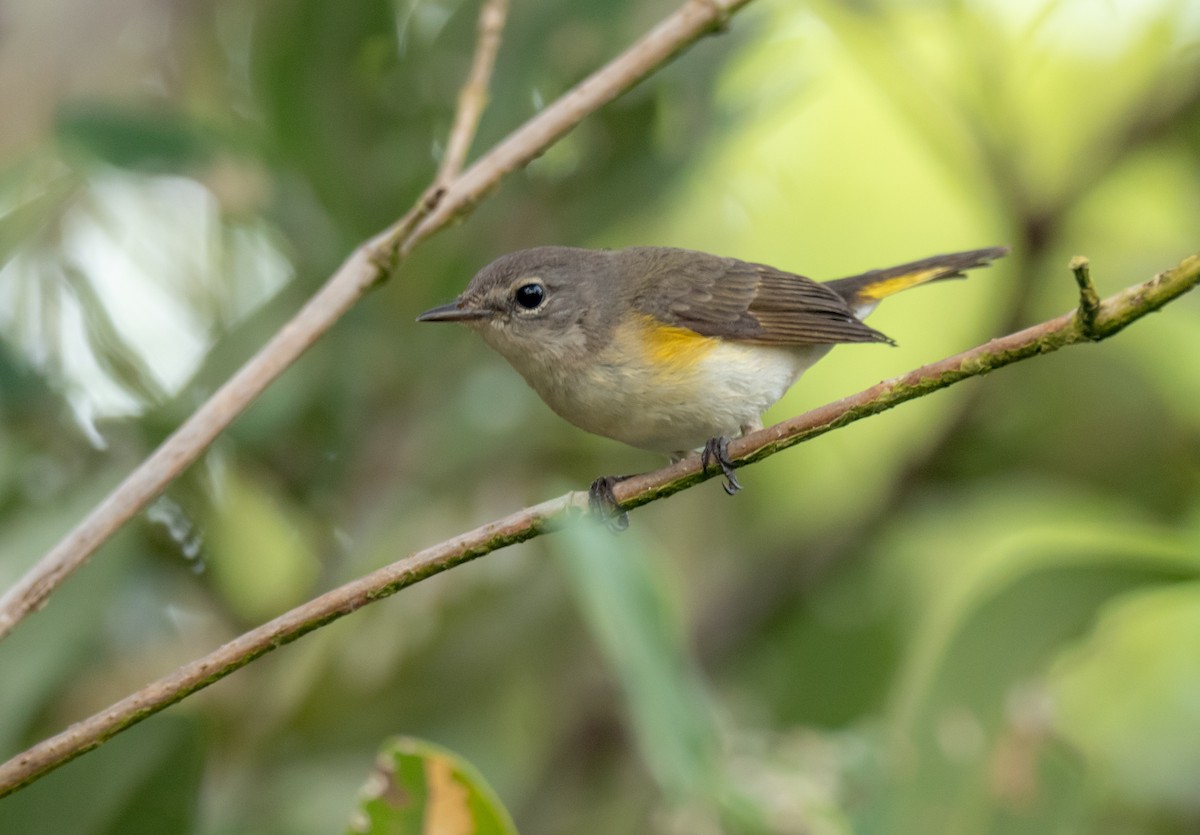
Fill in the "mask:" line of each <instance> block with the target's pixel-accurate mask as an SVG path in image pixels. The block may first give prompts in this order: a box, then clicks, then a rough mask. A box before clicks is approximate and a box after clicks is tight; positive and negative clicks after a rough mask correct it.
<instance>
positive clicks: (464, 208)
mask: <svg viewBox="0 0 1200 835" xmlns="http://www.w3.org/2000/svg"><path fill="white" fill-rule="evenodd" d="M749 2H750V0H685V2H684V3H683V5H681V6H680V7H679V8H678V9H676V10H675V12H673V13H672V14H670V15H668V16H667V17H666V18H664V19H663V20H662V21H661V22H660V23H659V24H658V25H657V26H655V27H654V28H653V29H651V30H650V31H649V32H648V33H646V34H645V35H644V36H642V38H641V39H640V40H638V41H637V42H635V43H634V44H633V45H632V46H630V47H629V48H628V49H627V50H626V51H625V52H623V53H622V54H621V55H619V56H618V57H616V58H615V59H613V60H612V61H610V62H609V63H608V64H606V65H605V66H604V67H602V68H601V69H599V70H597V71H596V72H595V73H593V74H592V75H591V76H589V77H588V78H586V79H585V80H584V81H582V82H581V83H580V84H579V85H578V86H576V87H574V88H572V89H571V90H568V91H567V92H566V93H564V94H563V95H562V96H561V97H560V98H559V99H558V100H557V101H555V102H554V103H553V104H551V105H550V106H549V107H547V108H546V109H544V110H542V111H541V112H540V113H538V114H537V115H536V116H534V117H533V118H531V119H530V120H529V121H527V122H526V123H525V124H524V125H522V126H521V127H520V128H518V129H517V130H516V131H514V132H513V133H512V134H510V135H509V136H508V137H507V138H506V139H504V140H503V141H501V142H500V143H499V144H498V145H496V147H494V148H493V149H492V150H490V151H489V152H488V153H487V154H485V155H484V156H483V157H481V158H480V159H479V160H478V161H477V162H475V163H474V164H473V165H472V166H471V167H470V168H468V169H467V170H466V171H465V172H463V174H462V175H460V176H458V177H456V178H454V179H453V180H452V181H451V182H449V183H438V182H435V183H434V184H433V185H432V186H431V187H430V188H429V189H428V190H427V191H426V192H425V193H424V194H423V195H422V196H421V198H420V199H419V200H418V201H417V204H416V205H415V206H413V208H412V209H410V210H409V212H408V213H407V214H406V215H405V216H404V217H403V218H401V219H400V220H399V221H397V222H396V223H395V224H393V225H392V226H391V227H389V228H388V229H386V230H384V231H383V232H381V233H379V234H378V235H376V236H375V237H374V238H372V239H371V240H370V241H367V242H366V243H364V244H362V245H361V246H359V247H358V249H356V250H355V251H354V252H353V253H351V255H350V257H349V258H348V259H347V260H346V261H345V263H343V264H342V266H341V267H339V268H338V270H337V272H335V273H334V274H333V276H332V277H330V278H329V280H328V281H326V283H325V285H324V286H323V287H321V289H320V290H318V291H317V293H316V295H314V296H313V297H312V298H311V299H309V301H308V302H307V303H306V304H305V305H304V306H303V307H302V308H301V309H300V311H299V312H298V313H297V314H296V315H295V317H293V318H292V320H291V321H290V322H288V323H287V324H286V325H284V326H283V328H281V329H280V330H279V332H278V333H276V334H275V336H274V337H272V338H271V340H270V341H269V342H268V343H267V344H266V345H265V346H264V347H263V348H262V349H261V350H260V351H259V352H258V353H257V354H255V355H254V357H252V358H251V359H250V360H249V361H248V362H247V363H246V364H245V365H243V366H242V367H241V369H239V370H238V371H237V373H235V374H234V375H233V376H232V377H231V378H230V379H229V380H228V381H226V383H225V384H224V385H222V386H221V387H220V388H219V389H218V390H217V391H216V392H215V393H214V394H213V395H212V397H210V398H209V399H208V400H207V401H206V402H205V403H204V404H203V405H202V406H200V408H199V409H197V410H196V411H195V412H194V413H193V414H192V415H191V417H189V418H188V419H187V420H186V421H184V422H183V424H182V425H181V426H180V427H179V428H178V429H177V430H175V432H174V433H172V434H171V435H170V437H168V438H167V439H166V440H165V441H163V443H162V444H161V445H160V446H159V447H158V449H156V450H155V451H154V452H153V453H151V455H150V456H149V457H148V458H146V460H145V461H143V462H142V463H141V464H140V465H138V467H137V468H136V469H135V470H134V471H133V472H132V473H130V474H129V475H128V476H127V477H126V478H125V480H124V481H122V482H121V483H120V484H119V485H118V486H117V487H116V488H115V489H114V490H113V491H112V492H111V493H109V494H108V496H107V497H105V499H104V500H103V501H101V502H100V504H98V505H97V506H96V507H95V508H93V509H92V511H91V512H90V513H89V514H88V515H87V516H86V517H85V518H84V519H83V521H81V522H80V523H79V524H78V525H76V527H75V528H74V530H72V531H71V532H70V533H68V534H67V535H66V536H65V537H64V538H63V539H62V540H61V541H59V543H58V544H57V545H55V546H54V548H52V549H51V550H50V551H49V552H47V553H46V554H45V555H44V556H43V557H42V558H41V559H40V560H38V562H37V563H36V564H35V565H34V566H33V567H32V568H31V569H30V570H29V571H27V572H26V573H25V575H24V576H23V577H22V578H21V579H20V580H19V581H18V582H17V583H16V584H15V585H14V586H13V587H12V588H10V589H9V590H8V591H7V592H6V593H5V594H4V596H3V597H0V639H2V638H3V637H4V636H6V635H7V634H8V633H9V632H11V631H12V630H13V629H14V628H15V627H16V625H17V624H18V623H20V622H21V620H23V619H24V618H25V617H27V616H28V615H30V614H31V613H33V612H35V611H37V610H38V609H40V608H41V607H42V606H43V605H45V602H46V599H47V598H48V597H49V596H50V595H51V594H52V593H53V592H54V590H55V589H56V588H57V587H58V586H59V585H61V584H62V583H63V582H64V581H65V580H66V578H67V577H68V576H70V575H71V574H72V573H73V572H74V571H75V570H76V569H78V568H79V567H80V566H81V565H83V563H84V562H86V561H87V559H88V557H90V556H91V555H92V554H93V553H95V551H96V549H97V548H99V547H100V546H101V545H102V544H103V543H104V542H105V541H106V540H107V539H108V538H109V537H110V536H112V535H113V534H114V533H115V532H116V531H117V530H118V529H119V528H120V527H121V526H122V525H124V524H125V523H126V522H128V521H129V520H130V519H131V518H133V516H134V515H135V514H136V513H138V511H140V510H141V509H142V508H143V507H145V506H146V505H147V504H148V503H149V502H150V501H151V500H152V499H153V498H154V497H155V496H157V495H159V494H160V493H161V492H162V491H163V490H164V489H165V488H166V486H167V485H168V484H170V483H171V482H172V481H173V480H174V479H176V478H177V477H178V476H179V475H180V474H181V473H182V472H183V471H184V470H185V469H187V467H188V466H190V465H191V464H192V463H193V462H195V460H196V459H197V458H199V457H200V455H201V453H203V452H204V450H205V449H207V448H208V445H209V444H211V443H212V442H213V440H214V439H215V438H216V437H217V435H219V434H220V433H221V432H222V431H223V430H224V429H225V428H226V427H227V426H229V424H230V423H232V422H233V420H234V419H235V418H236V417H237V416H238V415H240V414H241V413H242V412H243V411H245V409H246V408H247V407H248V406H249V405H250V404H251V403H252V402H253V401H254V400H255V398H257V397H258V396H259V395H260V394H262V392H263V391H264V390H265V389H266V388H267V386H268V385H270V384H271V383H272V382H273V381H274V380H275V378H276V377H278V376H279V375H280V374H282V373H283V371H284V370H286V369H287V368H288V367H289V366H290V365H291V364H292V363H293V362H295V361H296V359H298V358H299V357H300V355H301V354H303V353H304V351H305V350H307V349H308V347H309V346H310V345H312V344H313V343H314V342H316V341H317V339H319V338H320V337H321V336H322V335H323V334H324V333H325V332H326V331H327V330H329V329H330V328H331V327H333V325H334V324H335V323H336V322H337V321H338V320H339V319H340V318H341V317H342V316H343V315H344V314H345V313H346V311H348V310H349V309H350V308H351V307H353V306H354V304H355V303H357V302H358V300H359V299H361V298H362V297H363V295H365V294H366V292H367V291H368V290H369V289H371V288H372V287H374V286H375V285H376V284H378V283H380V282H381V281H383V280H384V279H386V278H387V277H388V276H389V275H390V274H391V272H392V271H393V270H395V268H396V267H397V266H398V265H399V264H400V262H401V261H402V260H403V259H404V258H405V257H406V256H407V255H408V254H409V253H410V252H411V251H412V249H413V247H415V246H416V245H417V244H418V243H419V242H421V241H423V240H425V239H426V238H428V237H429V236H430V235H432V234H433V233H435V232H437V231H438V230H440V229H442V228H444V227H445V226H447V225H448V224H449V223H451V222H452V221H454V220H455V219H457V218H459V217H461V216H463V215H465V214H467V213H468V212H470V211H471V209H472V208H474V206H475V205H476V204H477V203H478V202H479V201H480V200H482V199H483V198H484V197H485V196H486V195H487V194H488V193H489V192H490V191H492V190H493V189H494V188H495V187H496V186H497V185H498V184H499V183H500V181H501V180H503V179H504V177H506V176H507V175H508V174H510V173H512V172H513V171H515V170H516V169H518V168H521V167H522V166H524V165H526V164H527V163H528V162H529V161H530V160H532V159H534V158H536V157H537V156H538V155H539V154H542V153H543V152H545V150H546V149H547V148H549V147H550V146H551V145H553V144H554V143H555V142H556V141H558V140H559V139H560V138H561V137H562V136H564V135H565V134H566V133H567V132H568V131H570V130H571V129H572V128H573V127H574V126H575V125H576V124H578V123H579V122H580V121H581V120H582V119H583V118H584V117H586V116H587V115H588V114H590V113H592V112H593V111H595V110H597V109H598V108H600V107H601V106H603V105H604V104H606V103H608V102H609V101H612V100H613V99H615V98H616V97H617V96H619V95H621V93H623V92H625V91H626V90H628V89H629V88H631V87H633V86H634V85H635V84H637V83H638V81H640V80H641V79H643V78H644V77H646V76H647V75H650V74H651V73H653V72H654V71H655V70H657V69H658V68H659V67H661V66H662V65H663V64H665V63H666V62H668V61H670V60H671V58H673V57H674V56H675V55H677V54H678V53H680V52H681V51H682V50H684V49H686V48H687V47H688V46H690V45H691V44H693V43H694V42H695V41H697V40H699V39H700V38H701V37H703V36H704V35H706V34H709V33H711V32H714V31H718V30H720V29H721V28H722V27H723V26H724V24H725V22H726V21H727V19H728V18H729V16H730V15H732V14H733V13H734V12H736V11H738V10H739V9H740V8H742V7H743V6H745V5H746V4H747V3H749ZM484 13H485V15H486V14H495V11H494V6H493V5H492V4H491V3H488V4H485V6H484ZM480 26H481V29H486V30H487V31H486V32H484V33H483V34H482V35H481V38H480V44H479V48H480V49H484V48H488V49H490V48H491V46H490V44H492V42H493V40H494V38H493V36H492V35H491V28H490V27H491V24H490V23H489V24H488V25H487V26H485V25H484V24H483V23H481V24H480ZM481 61H482V59H480V58H478V56H477V58H476V62H475V63H476V64H478V63H480V62H481ZM472 75H473V76H474V73H473V74H472ZM470 83H471V82H470V81H468V84H470ZM463 100H473V97H471V96H466V97H464V98H463ZM463 100H460V105H461V104H462V101H463ZM460 122H464V123H465V119H461V120H460V119H458V118H456V120H455V124H456V128H457V126H458V124H459V123H460ZM471 132H473V129H472V130H471V131H467V129H466V128H465V127H464V128H463V129H462V130H461V133H462V134H464V135H466V136H467V144H468V145H469V144H470V143H469V139H470V137H469V133H471Z"/></svg>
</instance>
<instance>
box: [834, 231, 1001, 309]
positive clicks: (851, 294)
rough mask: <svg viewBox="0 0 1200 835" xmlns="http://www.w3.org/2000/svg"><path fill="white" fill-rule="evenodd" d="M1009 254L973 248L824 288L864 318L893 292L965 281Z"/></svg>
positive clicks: (854, 278) (998, 248) (848, 279)
mask: <svg viewBox="0 0 1200 835" xmlns="http://www.w3.org/2000/svg"><path fill="white" fill-rule="evenodd" d="M1006 254H1008V247H1006V246H993V247H988V248H987V249H972V250H970V251H969V252H952V253H950V254H948V255H934V256H932V257H930V258H922V259H921V260H920V261H913V262H912V263H910V264H901V265H900V266H898V267H890V268H888V269H886V270H871V271H870V272H865V273H861V274H859V275H852V276H848V277H846V278H838V279H834V280H833V281H828V282H825V286H827V287H829V289H831V290H833V291H834V292H836V293H837V294H838V295H839V296H841V297H842V298H843V299H845V300H846V301H847V302H848V303H849V304H850V306H851V307H853V308H855V310H856V312H858V316H859V317H860V318H862V317H863V316H866V314H867V313H870V312H871V311H872V310H873V309H874V308H875V305H877V304H879V302H880V300H881V299H885V298H887V297H888V296H890V295H892V294H893V293H899V292H900V291H901V290H907V289H908V288H909V287H916V286H917V285H919V284H926V283H928V282H930V281H941V280H942V279H944V278H964V277H965V276H964V275H963V271H964V270H970V269H974V268H975V267H986V266H987V265H988V264H990V263H991V262H992V261H994V260H996V259H997V258H1001V257H1003V256H1004V255H1006Z"/></svg>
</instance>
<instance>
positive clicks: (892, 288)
mask: <svg viewBox="0 0 1200 835" xmlns="http://www.w3.org/2000/svg"><path fill="white" fill-rule="evenodd" d="M946 272H947V270H946V268H945V267H928V268H926V269H924V270H916V271H914V272H911V273H905V274H904V275H894V276H892V277H890V278H883V279H880V280H879V281H877V282H876V283H874V284H868V285H866V286H865V287H863V288H862V289H861V290H859V291H858V296H859V298H862V299H886V298H887V297H888V296H890V295H892V294H894V293H899V292H900V291H901V290H907V289H908V288H909V287H916V286H917V285H918V284H924V283H925V282H926V281H932V280H933V279H935V278H939V277H941V276H943V275H946Z"/></svg>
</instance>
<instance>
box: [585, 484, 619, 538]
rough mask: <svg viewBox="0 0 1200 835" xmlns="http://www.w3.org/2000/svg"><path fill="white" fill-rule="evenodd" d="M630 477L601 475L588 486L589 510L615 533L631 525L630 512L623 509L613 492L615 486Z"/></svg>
mask: <svg viewBox="0 0 1200 835" xmlns="http://www.w3.org/2000/svg"><path fill="white" fill-rule="evenodd" d="M628 477H629V476H615V475H604V476H600V478H598V479H596V480H595V481H593V482H592V486H591V487H589V488H588V510H590V511H591V512H592V515H593V516H595V517H596V518H598V519H599V520H600V521H602V522H603V523H604V526H605V527H606V528H608V529H609V530H610V531H612V532H613V533H620V532H621V531H623V530H625V529H626V528H628V527H629V514H628V513H626V512H625V511H624V510H622V509H621V505H620V504H619V503H618V502H617V496H616V494H615V493H613V486H614V485H616V484H617V483H618V482H621V481H624V480H625V479H626V478H628Z"/></svg>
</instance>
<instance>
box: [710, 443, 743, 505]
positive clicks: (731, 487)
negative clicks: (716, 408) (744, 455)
mask: <svg viewBox="0 0 1200 835" xmlns="http://www.w3.org/2000/svg"><path fill="white" fill-rule="evenodd" d="M709 462H716V464H717V466H718V467H720V468H721V472H722V473H724V475H725V483H724V484H722V485H721V486H722V487H723V488H725V492H726V493H727V494H729V495H730V496H732V495H733V494H734V493H736V492H737V491H739V490H741V489H742V485H741V483H740V482H739V481H738V480H737V475H736V474H735V473H734V471H733V462H731V461H730V460H729V439H728V438H726V437H725V436H724V435H718V436H717V437H715V438H709V439H708V441H707V442H706V443H705V444H704V450H703V451H702V452H701V453H700V468H701V469H702V470H703V471H704V472H705V473H707V472H708V467H709Z"/></svg>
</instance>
